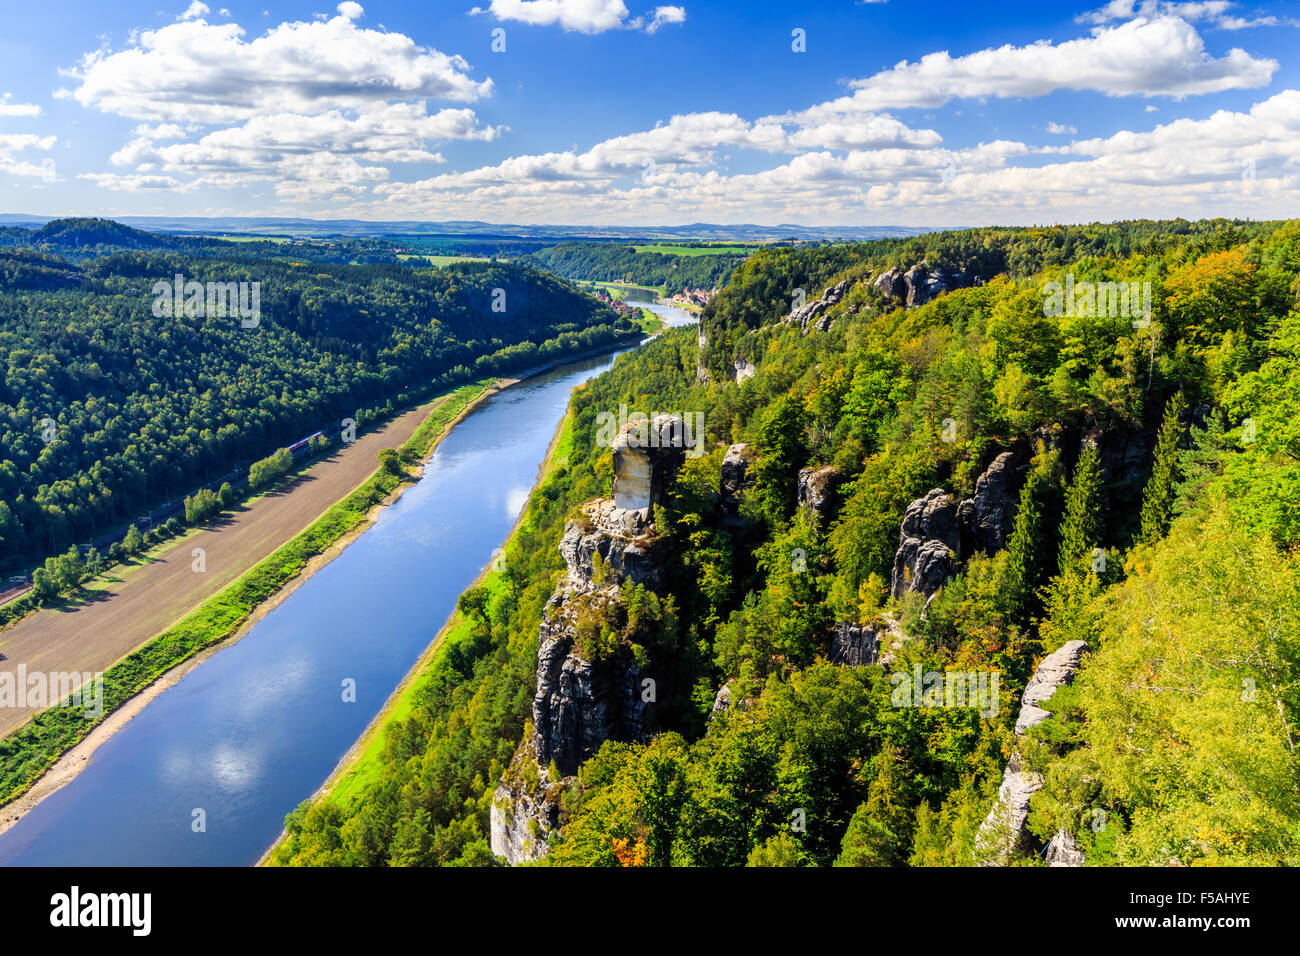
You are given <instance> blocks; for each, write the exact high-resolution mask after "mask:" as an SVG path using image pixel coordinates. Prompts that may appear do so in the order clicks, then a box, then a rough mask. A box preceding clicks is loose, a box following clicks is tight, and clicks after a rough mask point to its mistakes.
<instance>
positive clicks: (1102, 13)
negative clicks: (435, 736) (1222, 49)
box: [1075, 0, 1300, 30]
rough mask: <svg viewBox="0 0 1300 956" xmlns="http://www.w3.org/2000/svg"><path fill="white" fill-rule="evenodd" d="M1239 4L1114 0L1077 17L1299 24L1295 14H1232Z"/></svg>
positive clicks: (1230, 26)
mask: <svg viewBox="0 0 1300 956" xmlns="http://www.w3.org/2000/svg"><path fill="white" fill-rule="evenodd" d="M1235 6H1237V4H1236V3H1235V2H1231V0H1199V2H1191V3H1176V2H1166V0H1141V2H1139V0H1111V2H1110V3H1107V4H1106V5H1105V6H1104V7H1099V8H1098V9H1096V10H1090V11H1088V12H1087V13H1083V14H1080V15H1079V16H1078V17H1076V18H1075V19H1076V20H1078V21H1079V22H1080V23H1110V22H1112V21H1114V20H1129V19H1132V18H1134V17H1155V16H1173V17H1181V18H1182V19H1184V20H1189V21H1205V22H1206V23H1207V24H1208V25H1209V26H1211V27H1213V28H1214V29H1216V30H1244V29H1246V28H1248V27H1276V26H1291V27H1294V26H1300V20H1297V19H1295V18H1294V17H1276V16H1263V17H1251V18H1246V17H1239V16H1230V15H1229V14H1228V11H1229V10H1230V9H1232V8H1233V7H1235Z"/></svg>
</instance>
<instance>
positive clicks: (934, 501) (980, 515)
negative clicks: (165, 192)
mask: <svg viewBox="0 0 1300 956" xmlns="http://www.w3.org/2000/svg"><path fill="white" fill-rule="evenodd" d="M1014 464H1015V456H1014V455H1013V453H1012V452H1003V453H1002V454H1001V455H999V456H998V457H997V458H996V459H994V461H993V463H992V464H991V465H989V467H988V469H987V470H986V471H985V472H984V473H983V474H982V475H980V477H979V478H978V479H977V480H976V482H975V494H974V496H973V497H970V498H967V499H966V500H965V501H963V502H961V503H960V504H958V503H957V502H956V501H955V500H954V498H953V496H952V495H951V494H950V493H949V492H947V491H944V490H943V489H942V488H935V489H932V490H931V491H930V492H929V493H927V494H926V496H925V497H924V498H917V499H916V500H915V501H913V502H912V503H911V504H910V505H908V506H907V510H906V512H904V514H903V524H902V529H901V533H900V535H899V544H898V552H897V553H896V554H895V555H894V572H893V576H892V578H891V581H890V593H891V594H893V596H894V597H895V598H899V597H902V596H903V595H904V594H906V593H907V592H908V591H917V592H919V593H921V594H922V595H924V596H925V597H926V598H929V597H930V596H931V595H933V594H934V593H935V592H936V591H937V590H939V588H941V587H942V586H943V583H944V582H945V581H946V580H948V578H949V577H951V576H952V575H953V574H955V573H956V572H957V568H958V565H959V562H960V561H962V560H963V559H965V558H967V557H969V556H970V555H972V554H974V553H975V552H977V551H984V552H988V553H993V552H995V551H1000V550H1002V549H1003V548H1005V547H1006V543H1007V537H1008V536H1009V535H1010V534H1011V528H1012V526H1013V523H1014V521H1015V509H1016V504H1017V502H1018V495H1019V488H1018V487H1017V486H1018V483H1019V480H1020V475H1019V474H1018V472H1017V470H1016V469H1015V467H1014Z"/></svg>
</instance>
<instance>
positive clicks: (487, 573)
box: [261, 410, 573, 866]
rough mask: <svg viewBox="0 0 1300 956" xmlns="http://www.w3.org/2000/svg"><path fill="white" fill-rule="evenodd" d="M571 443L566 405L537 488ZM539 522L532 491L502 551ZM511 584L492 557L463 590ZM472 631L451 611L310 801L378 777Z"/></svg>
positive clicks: (272, 861) (355, 790) (353, 794)
mask: <svg viewBox="0 0 1300 956" xmlns="http://www.w3.org/2000/svg"><path fill="white" fill-rule="evenodd" d="M572 448H573V413H572V411H571V410H570V411H568V412H566V413H565V416H564V418H563V419H562V420H561V422H560V425H559V427H558V429H557V430H556V433H555V437H554V439H552V441H551V447H550V448H549V449H548V451H547V454H546V459H545V460H544V461H543V463H542V467H541V470H540V472H539V474H538V480H537V484H536V486H535V488H536V487H541V485H542V484H543V483H544V482H545V481H546V480H547V479H549V478H550V477H551V476H552V475H554V474H555V473H556V472H557V471H559V470H560V469H562V468H566V467H568V464H569V456H570V453H571V451H572ZM538 526H539V520H538V510H537V509H536V508H535V507H534V499H533V497H532V496H530V497H529V501H528V504H527V505H526V506H525V507H524V510H523V512H522V513H521V514H520V516H519V520H518V521H516V522H515V527H514V528H513V529H512V530H511V532H510V535H509V536H508V537H507V538H506V540H505V543H504V544H503V545H502V548H501V551H500V554H502V555H505V554H508V553H509V552H510V551H511V550H512V548H513V546H514V544H515V542H516V540H517V539H518V538H519V537H520V536H521V535H522V534H526V533H533V532H536V531H537V530H538ZM509 586H510V585H509V580H508V577H507V575H506V573H505V572H504V569H503V567H502V566H501V565H498V564H496V563H495V562H494V563H493V564H490V565H488V566H487V567H486V568H484V569H483V571H482V572H481V573H480V574H479V576H478V578H476V579H475V581H474V582H473V583H472V584H471V585H470V587H469V588H467V589H466V590H467V591H469V590H473V589H475V588H482V589H483V591H484V592H485V593H486V594H487V598H488V603H489V604H491V603H492V602H494V601H496V600H497V599H498V598H499V596H500V595H501V592H502V591H503V590H504V589H506V588H508V587H509ZM473 636H474V622H473V621H472V620H471V619H469V618H467V617H466V616H465V615H464V614H462V613H461V612H460V611H459V610H457V611H453V612H452V614H451V616H450V617H449V618H448V619H447V621H446V622H445V623H444V624H443V626H442V627H441V628H440V629H439V631H438V633H437V635H436V636H435V637H434V639H433V641H432V642H430V644H429V647H428V648H427V649H426V650H425V652H424V653H423V654H422V655H421V656H420V659H419V660H418V661H417V662H416V663H415V665H414V666H413V667H412V668H411V670H410V671H409V672H408V673H407V675H406V677H405V678H403V680H402V683H401V684H399V685H398V687H397V689H396V690H395V691H393V694H392V695H391V696H390V697H389V699H388V702H387V703H386V704H385V705H384V707H383V708H382V709H381V710H380V712H379V713H378V714H376V715H375V718H374V720H372V721H371V722H370V726H368V727H367V728H366V730H365V732H364V733H363V734H362V735H361V737H360V738H358V740H357V742H356V744H354V745H353V747H352V748H351V750H349V751H348V753H347V754H346V755H345V756H344V758H343V760H342V761H340V763H339V765H338V767H336V768H335V769H334V772H333V773H332V774H330V777H329V779H328V780H326V781H325V783H324V784H323V785H322V786H321V788H320V789H319V790H318V791H317V792H316V793H315V794H313V795H312V797H311V799H310V800H309V801H308V802H309V803H312V804H315V803H319V802H320V801H322V800H324V799H327V798H328V799H329V800H330V801H331V802H333V803H336V804H340V805H346V806H350V805H352V804H354V803H355V802H356V801H357V800H358V799H360V798H362V797H363V796H364V794H365V793H366V791H367V790H368V789H369V788H371V787H373V786H374V785H375V784H377V783H378V782H379V781H380V779H381V778H382V775H383V769H384V748H385V746H386V744H387V738H388V734H389V731H390V730H391V729H392V728H394V727H396V726H398V725H400V724H401V723H403V722H404V721H406V720H407V719H408V718H409V717H410V716H411V714H412V712H413V711H414V709H415V708H416V707H417V706H418V702H419V700H420V699H421V698H422V696H423V695H424V694H425V692H426V691H427V690H428V687H429V685H430V683H431V682H432V681H433V680H434V679H435V677H436V672H437V668H438V667H439V665H442V664H445V662H446V660H447V658H448V657H449V656H450V655H451V654H453V653H455V651H456V649H457V648H458V647H459V646H461V645H462V644H465V643H466V642H469V641H471V640H473ZM286 838H287V834H285V833H281V835H280V838H279V839H278V840H277V841H276V842H275V844H274V845H272V846H271V848H270V849H268V850H267V852H266V854H265V855H264V856H263V859H262V861H261V862H262V863H263V864H266V865H271V866H275V865H280V864H282V863H283V862H284V857H285V856H286V855H287V853H286V851H284V850H282V848H283V847H284V845H285V840H286Z"/></svg>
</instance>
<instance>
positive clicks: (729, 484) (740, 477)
mask: <svg viewBox="0 0 1300 956" xmlns="http://www.w3.org/2000/svg"><path fill="white" fill-rule="evenodd" d="M752 458H753V453H752V451H751V450H750V447H749V446H748V445H746V444H744V443H743V442H742V443H740V444H736V445H732V446H730V447H729V448H728V449H727V454H726V456H725V457H723V459H722V467H721V469H720V476H719V481H718V498H719V503H720V504H721V506H722V520H723V521H724V522H726V523H727V524H737V523H739V521H740V497H741V495H742V494H744V492H745V491H746V490H748V489H749V488H750V487H751V486H752V485H753V483H754V480H753V478H751V477H750V476H749V463H750V460H751V459H752Z"/></svg>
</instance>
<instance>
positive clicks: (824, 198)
mask: <svg viewBox="0 0 1300 956" xmlns="http://www.w3.org/2000/svg"><path fill="white" fill-rule="evenodd" d="M715 119H716V121H717V122H718V123H719V124H720V126H721V127H722V128H725V129H729V130H732V131H733V132H732V133H731V135H732V137H733V139H736V140H737V141H740V140H742V139H747V140H749V141H753V137H754V135H755V134H754V132H753V129H752V127H748V126H747V124H745V123H744V121H743V120H739V118H732V117H728V118H726V119H725V120H724V119H723V118H721V117H718V118H715ZM697 125H698V124H695V123H692V124H691V128H694V127H695V126H697ZM680 126H681V124H679V128H680ZM765 138H771V140H772V141H775V137H772V134H770V133H768V134H765ZM630 143H637V144H639V146H641V147H645V146H647V145H648V143H647V142H646V141H643V140H638V139H637V138H634V137H620V138H618V140H616V141H614V140H612V141H606V142H605V143H602V144H598V146H597V147H593V149H592V150H589V151H587V152H586V153H581V154H576V153H573V152H564V153H551V154H543V155H537V156H527V157H515V158H512V159H510V160H506V161H505V162H502V163H499V164H495V165H493V166H491V167H485V168H483V169H477V170H470V171H468V172H465V173H451V174H446V175H443V176H438V177H432V178H430V179H426V180H421V181H418V182H412V183H399V182H390V183H385V184H383V185H381V186H379V187H378V188H377V189H376V190H375V195H376V196H378V197H379V198H380V200H381V201H380V202H376V203H370V204H368V205H366V206H364V207H357V208H356V210H355V211H356V212H357V213H358V214H361V212H363V211H364V213H365V214H367V215H370V216H377V217H380V218H384V217H387V218H393V217H395V216H396V215H397V213H398V211H399V210H400V211H402V214H403V215H409V214H410V213H411V212H412V211H416V212H418V213H420V214H423V215H427V216H430V217H432V218H460V217H463V216H466V215H469V214H470V213H471V212H472V213H473V215H474V216H476V217H478V218H501V219H510V221H520V220H521V219H523V220H525V221H526V220H527V219H528V218H529V217H535V218H537V219H539V220H541V221H547V220H548V219H549V220H550V221H558V220H556V219H555V218H554V210H555V209H556V208H557V204H559V205H560V207H561V208H563V209H564V215H565V216H566V218H565V220H564V221H570V222H571V221H574V217H578V218H579V220H580V221H590V222H613V221H624V222H626V221H629V220H631V219H634V220H635V221H643V222H645V221H664V222H673V221H685V220H684V219H683V218H682V215H683V214H682V210H689V213H688V214H687V215H689V216H690V218H692V219H696V218H702V217H707V218H709V219H710V220H713V221H722V222H726V221H769V222H778V221H787V220H791V219H793V220H797V221H803V222H822V223H861V222H885V221H898V216H899V214H900V211H902V210H905V211H906V217H907V219H908V221H909V222H914V223H918V224H925V225H935V224H959V223H963V222H966V223H978V222H1008V221H1020V222H1026V221H1028V222H1033V221H1043V220H1048V219H1057V220H1060V219H1066V220H1072V219H1079V218H1087V219H1092V218H1117V217H1131V216H1132V215H1134V214H1135V213H1138V212H1140V213H1141V214H1144V215H1151V216H1174V215H1186V214H1187V211H1188V210H1189V209H1196V210H1197V211H1198V214H1201V213H1204V214H1223V213H1228V214H1233V215H1245V214H1253V215H1260V216H1264V215H1267V216H1270V217H1277V216H1286V215H1296V214H1298V213H1300V164H1298V163H1297V161H1296V160H1295V158H1294V157H1296V156H1298V155H1300V91H1295V90H1287V91H1284V92H1282V93H1279V94H1277V95H1276V96H1273V97H1271V98H1270V99H1268V100H1265V101H1263V102H1261V103H1258V104H1256V105H1255V106H1254V107H1252V108H1251V109H1250V110H1249V111H1246V112H1236V111H1228V110H1221V111H1219V112H1216V113H1215V114H1213V115H1212V116H1211V117H1209V118H1207V119H1204V120H1189V119H1181V120H1176V121H1173V122H1170V123H1167V124H1164V125H1161V126H1157V127H1156V128H1155V129H1152V130H1148V131H1123V132H1120V133H1116V134H1114V135H1113V136H1109V137H1102V138H1095V139H1089V140H1084V141H1080V142H1074V143H1071V144H1070V145H1068V146H1057V147H1047V148H1032V147H1030V146H1028V145H1026V144H1024V143H1020V142H1016V141H1013V140H995V141H992V142H987V143H982V144H979V145H978V146H975V147H971V148H965V149H948V148H944V147H930V148H906V147H889V148H880V149H850V150H848V151H847V152H844V153H837V152H834V151H831V150H812V151H809V152H805V153H801V154H800V155H797V156H794V157H792V158H791V159H789V160H788V161H786V162H784V163H782V164H780V165H778V166H775V167H773V168H770V169H765V170H761V171H759V172H753V173H744V174H737V175H727V174H726V173H725V172H723V171H722V170H720V169H718V168H714V167H712V166H709V165H706V164H702V163H701V164H686V163H678V164H671V165H662V164H660V165H655V166H653V167H651V169H650V172H648V173H647V172H644V171H642V172H641V174H640V175H636V174H630V173H631V166H630V161H631V160H632V159H633V158H635V156H637V155H641V153H639V152H638V150H637V149H635V148H633V149H629V148H628V146H629V144H630ZM1044 160H1046V161H1044ZM1247 167H1249V169H1250V171H1251V176H1250V177H1248V178H1247V177H1245V176H1243V171H1244V170H1245V169H1246V168H1247Z"/></svg>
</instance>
